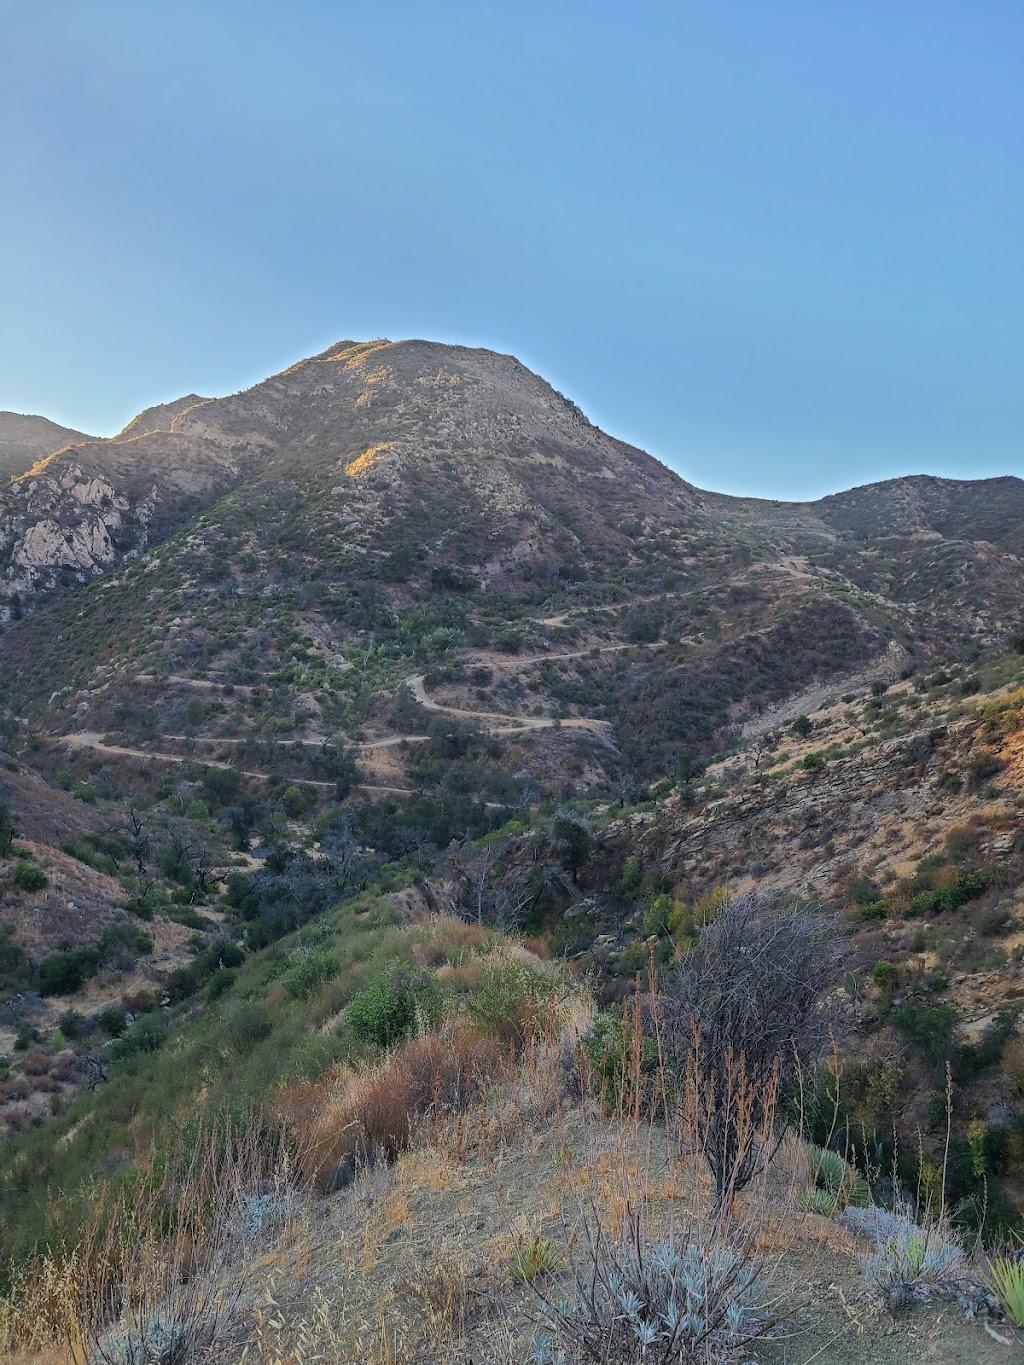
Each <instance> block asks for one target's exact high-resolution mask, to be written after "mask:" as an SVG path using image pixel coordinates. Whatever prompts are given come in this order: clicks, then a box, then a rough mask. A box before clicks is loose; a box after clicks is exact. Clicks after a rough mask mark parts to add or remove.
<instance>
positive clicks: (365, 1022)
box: [345, 964, 440, 1048]
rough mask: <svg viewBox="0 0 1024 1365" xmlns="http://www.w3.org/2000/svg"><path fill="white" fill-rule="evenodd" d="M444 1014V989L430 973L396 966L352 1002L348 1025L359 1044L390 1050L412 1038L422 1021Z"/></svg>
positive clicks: (347, 1013)
mask: <svg viewBox="0 0 1024 1365" xmlns="http://www.w3.org/2000/svg"><path fill="white" fill-rule="evenodd" d="M439 1013H440V989H439V987H438V984H437V980H436V978H435V977H433V976H432V975H431V974H430V973H429V972H420V971H415V970H413V969H412V968H411V967H407V966H404V965H401V964H396V965H395V966H393V967H392V968H391V969H390V970H389V971H386V972H383V973H382V974H381V975H380V976H378V977H377V979H376V980H375V981H371V982H370V984H369V985H368V986H366V987H364V988H363V990H361V991H359V992H358V993H357V994H356V995H354V996H353V997H352V999H351V1000H350V1001H349V1004H348V1008H347V1010H346V1011H345V1021H346V1023H347V1025H348V1028H349V1032H350V1033H351V1035H352V1037H353V1038H354V1039H355V1041H356V1042H357V1043H360V1044H362V1045H364V1046H371V1047H381V1048H389V1047H394V1046H395V1044H396V1043H400V1042H401V1041H402V1039H403V1038H407V1037H409V1035H410V1034H411V1033H413V1032H414V1031H415V1029H416V1027H417V1024H418V1022H419V1020H420V1019H423V1020H424V1022H433V1021H434V1020H435V1019H436V1017H437V1016H438V1015H439Z"/></svg>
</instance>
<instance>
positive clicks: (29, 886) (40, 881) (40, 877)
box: [14, 863, 50, 891]
mask: <svg viewBox="0 0 1024 1365" xmlns="http://www.w3.org/2000/svg"><path fill="white" fill-rule="evenodd" d="M14 884H15V886H18V887H20V888H21V890H22V891H42V889H43V887H44V886H49V884H50V879H49V877H47V875H46V873H45V872H44V871H43V869H42V868H41V867H33V866H32V864H31V863H19V864H18V866H17V867H16V868H15V870H14Z"/></svg>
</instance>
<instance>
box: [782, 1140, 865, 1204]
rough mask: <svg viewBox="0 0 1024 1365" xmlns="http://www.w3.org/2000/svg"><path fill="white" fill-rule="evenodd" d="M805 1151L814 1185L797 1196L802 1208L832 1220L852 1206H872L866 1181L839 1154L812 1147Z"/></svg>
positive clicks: (825, 1148)
mask: <svg viewBox="0 0 1024 1365" xmlns="http://www.w3.org/2000/svg"><path fill="white" fill-rule="evenodd" d="M806 1151H807V1156H808V1158H809V1160H810V1163H811V1176H812V1179H813V1181H814V1184H813V1186H812V1187H811V1188H810V1189H808V1190H805V1191H804V1192H803V1193H802V1194H800V1195H799V1196H798V1197H797V1206H798V1207H799V1208H801V1209H803V1210H804V1211H805V1212H808V1213H820V1214H823V1215H824V1216H825V1217H831V1216H832V1214H834V1213H837V1212H838V1211H839V1210H840V1209H845V1208H847V1207H849V1205H851V1204H852V1205H853V1206H854V1207H855V1208H866V1207H867V1206H868V1204H870V1203H871V1190H870V1189H869V1188H868V1183H867V1181H866V1180H865V1179H864V1177H863V1176H862V1175H860V1174H859V1173H858V1172H857V1171H856V1170H855V1169H854V1168H853V1166H851V1165H850V1163H849V1162H848V1161H847V1160H845V1158H843V1157H841V1156H840V1155H839V1153H838V1152H833V1151H832V1150H831V1149H830V1148H828V1147H816V1146H814V1145H813V1144H811V1145H808V1147H807V1148H806Z"/></svg>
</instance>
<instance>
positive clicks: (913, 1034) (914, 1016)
mask: <svg viewBox="0 0 1024 1365" xmlns="http://www.w3.org/2000/svg"><path fill="white" fill-rule="evenodd" d="M959 1017H960V1013H959V1011H958V1010H957V1008H956V1006H955V1005H917V1004H914V1003H908V1004H906V1005H900V1007H899V1009H895V1010H893V1012H892V1022H893V1024H894V1025H895V1027H896V1028H898V1029H899V1031H900V1033H902V1034H903V1036H904V1037H905V1038H907V1039H909V1041H910V1042H912V1043H913V1044H914V1045H915V1046H916V1047H918V1048H919V1049H920V1050H921V1052H922V1053H924V1055H925V1057H927V1059H928V1060H929V1061H931V1062H937V1061H939V1060H941V1059H942V1058H943V1057H946V1056H948V1055H949V1053H950V1052H951V1051H952V1048H953V1033H954V1031H955V1029H956V1026H957V1021H958V1020H959Z"/></svg>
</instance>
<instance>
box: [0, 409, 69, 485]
mask: <svg viewBox="0 0 1024 1365" xmlns="http://www.w3.org/2000/svg"><path fill="white" fill-rule="evenodd" d="M90 439H91V438H90V437H88V436H86V435H85V434H84V433H83V432H81V431H72V430H71V428H70V427H62V426H58V425H57V423H56V422H51V421H50V420H49V418H48V417H33V416H29V415H27V414H25V413H20V412H0V478H3V479H6V478H7V477H11V478H14V477H15V476H16V475H18V474H24V473H25V471H26V470H27V469H28V468H29V467H30V466H31V465H33V464H34V463H35V461H36V460H39V459H41V458H42V457H43V456H44V455H50V454H52V453H53V452H54V451H55V450H60V449H61V447H62V446H66V445H71V444H73V443H74V442H76V441H88V440H90Z"/></svg>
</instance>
